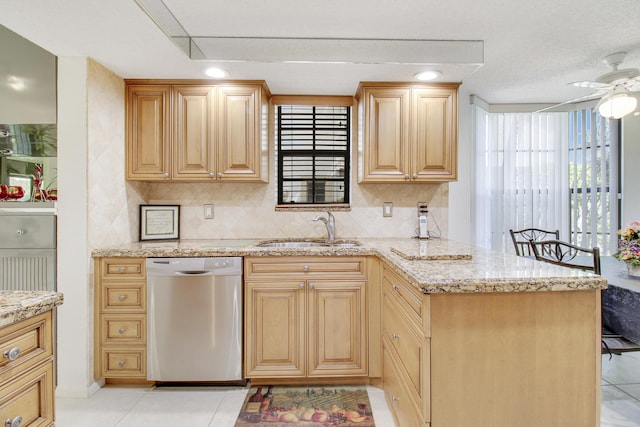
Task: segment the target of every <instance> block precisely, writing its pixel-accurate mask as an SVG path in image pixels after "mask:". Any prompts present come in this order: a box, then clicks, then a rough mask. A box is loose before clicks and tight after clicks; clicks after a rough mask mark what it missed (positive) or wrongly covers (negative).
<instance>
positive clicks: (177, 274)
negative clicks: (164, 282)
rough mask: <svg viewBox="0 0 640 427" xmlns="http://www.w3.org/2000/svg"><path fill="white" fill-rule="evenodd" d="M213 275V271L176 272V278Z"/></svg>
mask: <svg viewBox="0 0 640 427" xmlns="http://www.w3.org/2000/svg"><path fill="white" fill-rule="evenodd" d="M212 273H213V271H211V270H182V271H176V272H175V273H174V274H175V275H176V276H209V275H211V274H212Z"/></svg>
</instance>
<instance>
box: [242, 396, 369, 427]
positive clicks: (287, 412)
mask: <svg viewBox="0 0 640 427" xmlns="http://www.w3.org/2000/svg"><path fill="white" fill-rule="evenodd" d="M245 426H253V427H296V426H299V427H334V426H340V427H356V426H358V427H375V423H374V421H373V414H372V413H371V404H370V403H369V395H368V393H367V388H366V387H365V386H316V387H306V386H303V387H300V386H296V387H294V386H262V387H259V386H253V387H251V389H250V390H249V392H248V393H247V397H246V398H245V401H244V403H243V404H242V409H241V410H240V414H239V415H238V419H237V421H236V423H235V427H245Z"/></svg>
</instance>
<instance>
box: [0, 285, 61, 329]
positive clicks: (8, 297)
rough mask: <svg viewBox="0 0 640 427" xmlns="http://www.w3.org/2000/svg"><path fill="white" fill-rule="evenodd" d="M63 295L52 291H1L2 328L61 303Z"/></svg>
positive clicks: (0, 323) (0, 325) (0, 317)
mask: <svg viewBox="0 0 640 427" xmlns="http://www.w3.org/2000/svg"><path fill="white" fill-rule="evenodd" d="M62 302H63V295H62V294H61V293H60V292H51V291H0V328H1V327H3V326H6V325H10V324H11V323H14V322H18V321H20V320H24V319H28V318H29V317H33V316H37V315H38V314H40V313H44V312H46V311H49V310H51V309H53V308H54V307H57V306H59V305H61V304H62Z"/></svg>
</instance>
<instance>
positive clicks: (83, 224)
mask: <svg viewBox="0 0 640 427" xmlns="http://www.w3.org/2000/svg"><path fill="white" fill-rule="evenodd" d="M86 75H87V61H86V58H59V59H58V185H59V187H58V195H59V202H58V291H59V292H62V293H63V294H64V304H63V305H62V306H60V307H59V308H58V310H57V313H58V316H57V345H58V348H57V350H58V354H57V363H58V365H57V368H58V376H57V381H58V383H57V389H56V393H57V394H58V395H60V396H71V397H86V396H88V395H89V394H90V393H91V391H90V388H91V386H92V384H93V378H92V375H90V367H91V360H90V354H91V353H90V352H89V349H90V348H91V347H92V346H93V342H92V341H91V340H92V337H93V332H92V328H93V323H92V322H90V321H88V319H90V315H91V310H90V308H91V307H92V306H93V304H92V294H91V292H90V287H89V286H88V283H89V278H90V274H89V257H88V251H89V249H88V240H87V198H88V192H87V92H86V83H85V82H86ZM94 388H96V387H94Z"/></svg>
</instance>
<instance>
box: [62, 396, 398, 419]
mask: <svg viewBox="0 0 640 427" xmlns="http://www.w3.org/2000/svg"><path fill="white" fill-rule="evenodd" d="M368 392H369V402H370V403H371V409H372V411H373V418H374V420H375V422H376V427H378V426H379V427H393V426H395V424H394V422H393V417H392V415H391V412H390V411H389V407H388V406H387V402H386V400H385V398H384V393H383V391H382V390H381V389H379V388H375V387H370V386H369V387H368ZM246 394H247V388H234V387H224V388H222V387H220V388H216V387H202V388H195V387H193V388H158V389H155V388H152V387H132V386H131V387H122V386H107V387H103V388H101V389H100V390H98V392H96V393H95V394H94V395H93V396H91V397H90V398H88V399H72V398H60V397H58V398H56V427H116V426H117V427H134V426H135V427H169V426H171V427H173V426H181V427H182V426H189V427H233V425H234V424H235V422H236V418H237V417H238V413H239V412H240V407H241V406H242V403H243V402H244V399H245V397H246Z"/></svg>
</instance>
